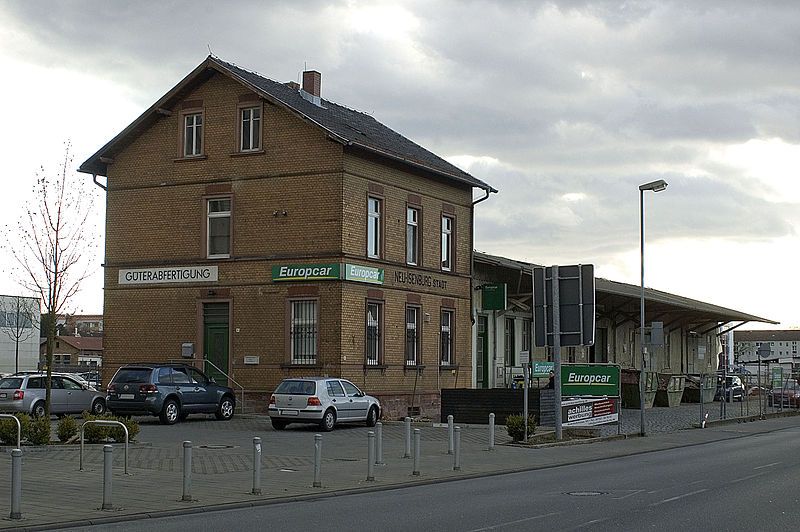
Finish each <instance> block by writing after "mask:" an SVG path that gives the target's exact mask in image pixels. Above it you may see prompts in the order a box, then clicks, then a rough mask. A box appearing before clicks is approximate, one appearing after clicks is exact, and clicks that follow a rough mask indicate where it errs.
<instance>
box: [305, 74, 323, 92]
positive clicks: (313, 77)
mask: <svg viewBox="0 0 800 532" xmlns="http://www.w3.org/2000/svg"><path fill="white" fill-rule="evenodd" d="M321 88H322V74H320V73H319V72H317V71H316V70H306V71H304V72H303V90H304V91H306V92H307V93H309V94H310V95H311V96H316V97H317V98H319V97H320V89H321Z"/></svg>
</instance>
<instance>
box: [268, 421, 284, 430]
mask: <svg viewBox="0 0 800 532" xmlns="http://www.w3.org/2000/svg"><path fill="white" fill-rule="evenodd" d="M286 425H288V423H286V422H285V421H281V420H280V419H273V420H272V428H273V429H275V430H283V429H285V428H286Z"/></svg>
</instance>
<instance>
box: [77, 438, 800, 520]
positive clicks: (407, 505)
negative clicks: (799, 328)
mask: <svg viewBox="0 0 800 532" xmlns="http://www.w3.org/2000/svg"><path fill="white" fill-rule="evenodd" d="M798 438H800V428H789V429H784V430H779V431H775V432H770V433H764V434H757V435H753V436H747V437H742V438H736V439H732V440H725V441H720V442H716V443H714V444H704V445H696V446H693V447H683V448H680V449H673V450H667V451H660V452H652V453H646V454H640V455H634V456H628V457H624V458H617V459H607V460H600V461H597V462H593V463H587V464H582V465H575V466H562V467H554V468H550V469H544V470H538V471H532V472H525V473H514V474H506V475H499V476H492V477H484V478H479V479H470V480H461V481H453V482H445V483H436V484H430V485H425V486H417V487H410V488H402V489H394V490H385V491H375V492H370V493H364V494H358V495H346V496H332V497H326V498H320V499H316V500H310V501H298V502H295V503H284V504H276V505H269V506H262V507H255V508H247V509H242V510H226V511H220V512H207V513H198V514H192V515H181V516H175V517H169V518H158V519H147V520H146V521H141V520H139V521H132V522H127V523H120V524H105V525H102V527H95V528H92V527H89V528H82V529H79V530H86V531H90V530H100V529H101V528H102V530H108V531H129V530H130V531H133V530H137V531H138V530H141V529H143V528H145V527H146V528H147V529H148V530H151V531H173V530H193V531H202V530H214V531H217V530H281V531H292V530H302V531H304V532H307V531H309V530H381V531H394V530H459V531H487V530H547V531H552V530H598V531H607V530H646V529H647V530H669V531H670V532H675V531H686V530H703V531H709V530H714V531H720V530H766V529H772V530H796V529H797V528H798V526H799V525H798V520H800V509H799V508H800V504H799V503H800V485H798V481H797V479H798V478H800V467H799V466H800V454H798V453H797V448H798ZM71 530H76V529H71Z"/></svg>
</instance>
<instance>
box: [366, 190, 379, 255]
mask: <svg viewBox="0 0 800 532" xmlns="http://www.w3.org/2000/svg"><path fill="white" fill-rule="evenodd" d="M367 203H368V211H369V214H368V219H367V256H368V257H371V258H373V259H377V258H380V256H381V200H380V199H379V198H375V197H372V196H370V197H369V200H368V201H367Z"/></svg>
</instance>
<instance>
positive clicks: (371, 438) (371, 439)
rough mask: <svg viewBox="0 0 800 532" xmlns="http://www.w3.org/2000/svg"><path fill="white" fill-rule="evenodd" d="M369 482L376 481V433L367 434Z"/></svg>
mask: <svg viewBox="0 0 800 532" xmlns="http://www.w3.org/2000/svg"><path fill="white" fill-rule="evenodd" d="M367 480H368V481H372V480H375V433H374V432H372V431H369V432H367Z"/></svg>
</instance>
